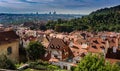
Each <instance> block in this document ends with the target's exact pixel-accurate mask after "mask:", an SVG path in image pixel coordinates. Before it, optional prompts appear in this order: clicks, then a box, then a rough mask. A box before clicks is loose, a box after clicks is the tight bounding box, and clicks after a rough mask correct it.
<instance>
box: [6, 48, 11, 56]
mask: <svg viewBox="0 0 120 71" xmlns="http://www.w3.org/2000/svg"><path fill="white" fill-rule="evenodd" d="M11 53H12V47H8V48H7V54H8V55H10V54H11Z"/></svg>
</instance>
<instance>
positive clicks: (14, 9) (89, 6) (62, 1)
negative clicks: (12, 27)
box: [0, 0, 120, 14]
mask: <svg viewBox="0 0 120 71" xmlns="http://www.w3.org/2000/svg"><path fill="white" fill-rule="evenodd" d="M116 5H120V0H0V13H35V12H39V13H49V12H50V11H51V12H53V11H56V12H57V13H59V14H89V13H91V12H92V11H95V10H97V9H100V8H105V7H112V6H116Z"/></svg>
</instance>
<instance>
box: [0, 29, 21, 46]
mask: <svg viewBox="0 0 120 71" xmlns="http://www.w3.org/2000/svg"><path fill="white" fill-rule="evenodd" d="M16 39H19V36H18V35H17V34H16V33H15V31H13V30H9V31H2V32H0V44H2V43H9V42H12V41H14V40H16Z"/></svg>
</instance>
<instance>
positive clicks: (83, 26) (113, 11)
mask: <svg viewBox="0 0 120 71" xmlns="http://www.w3.org/2000/svg"><path fill="white" fill-rule="evenodd" d="M47 28H49V29H54V30H56V31H58V32H70V31H74V30H85V31H95V32H98V31H115V32H120V5H118V6H115V7H110V8H104V9H99V10H97V11H94V12H92V13H91V14H89V15H87V16H83V17H82V18H77V19H72V20H69V21H64V20H58V21H50V22H48V24H47ZM61 28H62V29H61Z"/></svg>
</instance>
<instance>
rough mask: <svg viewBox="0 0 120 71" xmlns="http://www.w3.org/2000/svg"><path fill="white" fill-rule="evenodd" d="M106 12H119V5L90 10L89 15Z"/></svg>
mask: <svg viewBox="0 0 120 71" xmlns="http://www.w3.org/2000/svg"><path fill="white" fill-rule="evenodd" d="M106 13H120V5H118V6H114V7H110V8H103V9H99V10H97V11H94V12H92V13H91V14H90V15H94V14H106Z"/></svg>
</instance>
